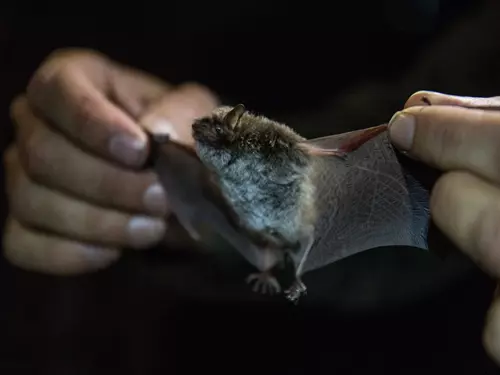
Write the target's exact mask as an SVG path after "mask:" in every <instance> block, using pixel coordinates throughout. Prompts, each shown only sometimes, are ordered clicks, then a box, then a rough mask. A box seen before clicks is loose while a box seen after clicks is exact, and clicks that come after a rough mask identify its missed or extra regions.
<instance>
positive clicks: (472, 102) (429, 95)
mask: <svg viewBox="0 0 500 375" xmlns="http://www.w3.org/2000/svg"><path fill="white" fill-rule="evenodd" d="M429 104H431V105H447V106H458V107H466V108H481V109H491V110H500V96H494V97H490V98H476V97H471V96H456V95H447V94H442V93H439V92H432V91H419V92H416V93H415V94H413V95H412V96H410V98H409V99H408V100H407V102H406V103H405V108H409V107H416V106H422V105H429Z"/></svg>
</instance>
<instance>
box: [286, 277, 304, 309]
mask: <svg viewBox="0 0 500 375" xmlns="http://www.w3.org/2000/svg"><path fill="white" fill-rule="evenodd" d="M306 294H307V287H306V285H305V284H304V283H303V282H302V280H301V279H300V278H299V277H297V278H296V279H295V281H294V282H293V284H292V286H291V287H290V288H288V289H287V290H285V295H286V299H288V300H289V301H292V302H295V303H297V302H298V301H299V298H300V297H301V296H303V295H306Z"/></svg>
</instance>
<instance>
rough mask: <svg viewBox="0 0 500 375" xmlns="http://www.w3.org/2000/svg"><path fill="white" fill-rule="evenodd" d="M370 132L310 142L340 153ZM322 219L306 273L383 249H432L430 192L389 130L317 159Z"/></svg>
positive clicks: (307, 262)
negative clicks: (429, 238) (409, 168)
mask: <svg viewBox="0 0 500 375" xmlns="http://www.w3.org/2000/svg"><path fill="white" fill-rule="evenodd" d="M362 132H366V129H364V130H359V131H354V132H349V133H344V134H339V135H333V136H327V137H323V138H317V139H313V140H309V141H308V143H310V144H311V145H312V146H314V147H318V148H319V149H339V148H342V147H344V145H345V144H349V143H350V140H352V139H356V138H358V139H359V136H360V134H362ZM317 163H318V164H317V166H318V168H316V176H315V185H316V188H317V193H318V199H317V203H318V204H317V207H318V209H319V218H318V222H317V225H316V231H315V242H314V244H313V246H312V248H311V249H310V251H309V253H308V255H307V259H303V269H302V273H305V272H308V271H311V270H314V269H317V268H321V267H323V266H326V265H328V264H330V263H333V262H335V261H337V260H340V259H343V258H346V257H348V256H351V255H354V254H356V253H359V252H362V251H365V250H369V249H373V248H377V247H382V246H411V247H416V248H421V249H425V250H427V249H428V244H427V231H428V227H429V219H430V216H429V190H428V189H427V188H425V187H424V186H423V185H422V184H420V183H419V181H418V180H417V179H416V178H414V177H413V176H412V175H411V174H410V173H408V171H406V170H405V168H404V167H403V165H402V164H401V163H400V161H399V159H398V157H397V155H396V151H395V150H394V149H393V147H392V145H391V143H390V141H389V138H388V133H387V131H386V130H384V131H383V132H380V133H379V134H378V135H376V136H374V137H373V138H371V139H369V140H368V141H366V142H365V143H362V144H360V145H359V147H357V148H356V149H355V150H353V151H351V152H349V153H347V155H346V157H345V158H339V157H335V156H326V157H319V158H318V159H317Z"/></svg>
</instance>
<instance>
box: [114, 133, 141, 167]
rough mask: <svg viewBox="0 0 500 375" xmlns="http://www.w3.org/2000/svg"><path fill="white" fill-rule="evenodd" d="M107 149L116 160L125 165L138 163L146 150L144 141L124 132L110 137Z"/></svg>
mask: <svg viewBox="0 0 500 375" xmlns="http://www.w3.org/2000/svg"><path fill="white" fill-rule="evenodd" d="M109 151H110V152H111V154H112V155H113V156H114V157H115V158H117V159H118V161H120V162H122V163H125V164H127V165H134V166H135V165H138V164H140V163H141V162H142V160H143V158H144V155H145V152H146V142H145V141H143V140H141V139H138V138H135V137H131V136H129V135H125V134H119V135H116V136H115V137H113V138H111V141H110V143H109Z"/></svg>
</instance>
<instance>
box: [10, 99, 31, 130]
mask: <svg viewBox="0 0 500 375" xmlns="http://www.w3.org/2000/svg"><path fill="white" fill-rule="evenodd" d="M26 108H27V100H26V96H24V95H19V96H17V97H16V98H14V100H13V101H12V102H11V103H10V106H9V114H10V118H11V120H12V121H13V122H14V123H15V124H16V125H17V124H18V123H19V122H20V121H21V119H22V117H23V114H24V112H25V111H26Z"/></svg>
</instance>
